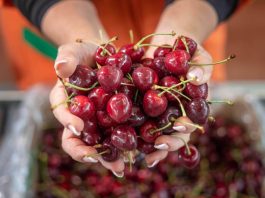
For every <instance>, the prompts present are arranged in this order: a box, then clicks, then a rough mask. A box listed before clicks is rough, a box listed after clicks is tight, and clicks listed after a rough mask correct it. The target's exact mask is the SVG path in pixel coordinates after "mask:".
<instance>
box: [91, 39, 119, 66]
mask: <svg viewBox="0 0 265 198" xmlns="http://www.w3.org/2000/svg"><path fill="white" fill-rule="evenodd" d="M101 46H102V47H103V48H104V46H105V45H104V44H103V45H101ZM102 47H98V48H97V50H96V53H95V61H96V62H97V63H98V64H100V65H102V66H103V65H105V63H106V60H107V58H108V57H109V56H110V55H109V54H108V53H107V52H106V51H103V49H102ZM105 49H106V50H107V51H108V52H109V53H110V54H111V55H113V54H115V53H116V49H115V47H114V46H113V45H111V44H107V46H106V47H105Z"/></svg>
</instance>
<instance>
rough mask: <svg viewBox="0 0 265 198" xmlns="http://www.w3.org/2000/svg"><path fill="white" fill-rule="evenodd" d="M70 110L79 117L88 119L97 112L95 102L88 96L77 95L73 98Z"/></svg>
mask: <svg viewBox="0 0 265 198" xmlns="http://www.w3.org/2000/svg"><path fill="white" fill-rule="evenodd" d="M69 110H70V112H71V113H72V114H74V115H76V116H77V117H79V118H81V119H83V120H87V119H90V118H92V117H93V116H94V115H95V113H96V108H95V105H94V104H93V102H92V101H91V100H90V99H89V98H88V97H86V96H75V97H73V98H72V100H71V103H70V107H69Z"/></svg>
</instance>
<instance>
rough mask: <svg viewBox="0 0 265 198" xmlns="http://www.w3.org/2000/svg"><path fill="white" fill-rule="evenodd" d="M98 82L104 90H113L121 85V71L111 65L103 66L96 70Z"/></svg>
mask: <svg viewBox="0 0 265 198" xmlns="http://www.w3.org/2000/svg"><path fill="white" fill-rule="evenodd" d="M97 77H98V82H99V84H100V85H101V87H102V88H103V89H105V91H108V92H111V91H115V90H116V89H118V88H119V86H120V85H121V81H122V78H123V73H122V71H121V70H120V69H119V68H117V67H113V66H108V65H107V66H103V67H101V68H100V69H99V70H98V72H97Z"/></svg>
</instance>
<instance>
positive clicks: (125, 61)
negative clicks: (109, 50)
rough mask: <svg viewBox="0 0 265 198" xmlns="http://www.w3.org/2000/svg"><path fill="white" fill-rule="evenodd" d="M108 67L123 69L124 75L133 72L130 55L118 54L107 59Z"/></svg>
mask: <svg viewBox="0 0 265 198" xmlns="http://www.w3.org/2000/svg"><path fill="white" fill-rule="evenodd" d="M106 65H110V66H116V67H118V68H120V69H121V71H122V72H123V74H127V73H129V72H130V71H131V67H132V60H131V58H130V56H129V55H127V54H124V53H121V52H118V53H117V54H114V55H112V56H110V57H108V58H107V60H106Z"/></svg>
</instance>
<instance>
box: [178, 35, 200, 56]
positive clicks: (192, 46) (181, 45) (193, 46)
mask: <svg viewBox="0 0 265 198" xmlns="http://www.w3.org/2000/svg"><path fill="white" fill-rule="evenodd" d="M182 38H183V39H185V40H186V43H187V46H188V49H189V52H190V56H191V57H192V56H193V55H194V53H195V51H196V49H197V43H196V42H195V41H194V40H192V39H191V38H189V37H186V36H182ZM173 46H174V47H175V48H176V49H179V50H185V51H186V47H185V44H184V43H183V41H182V40H181V39H180V38H177V39H176V41H175V43H174V45H173Z"/></svg>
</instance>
